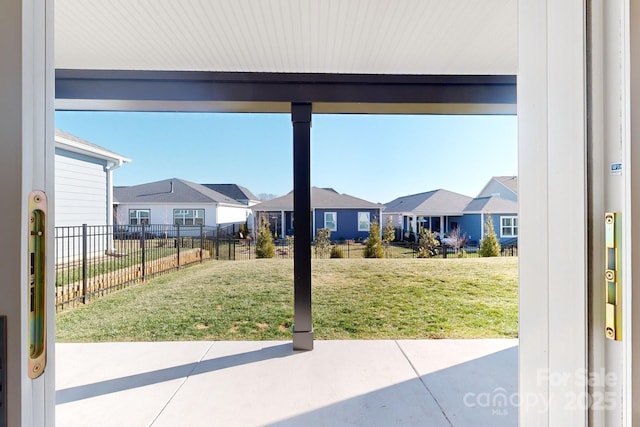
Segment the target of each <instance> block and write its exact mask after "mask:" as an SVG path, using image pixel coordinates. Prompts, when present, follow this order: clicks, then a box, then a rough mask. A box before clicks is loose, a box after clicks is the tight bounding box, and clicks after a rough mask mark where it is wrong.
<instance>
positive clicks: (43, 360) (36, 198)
mask: <svg viewBox="0 0 640 427" xmlns="http://www.w3.org/2000/svg"><path fill="white" fill-rule="evenodd" d="M46 235H47V196H46V195H45V193H44V192H43V191H40V190H34V191H33V192H31V194H30V195H29V258H28V264H29V271H28V273H29V274H28V278H29V289H28V292H29V293H28V296H27V304H28V305H29V307H28V310H27V312H28V313H29V316H28V320H29V325H28V335H29V336H28V343H29V349H28V357H29V360H28V370H29V372H28V373H29V378H31V379H35V378H38V377H39V376H40V375H42V373H43V372H44V368H45V366H46V364H47V329H46V327H47V324H46V321H47V319H46V314H47V310H46V304H47V296H46V295H47V294H46V290H47V274H46V273H47V262H46V253H47V244H46V243H47V240H46Z"/></svg>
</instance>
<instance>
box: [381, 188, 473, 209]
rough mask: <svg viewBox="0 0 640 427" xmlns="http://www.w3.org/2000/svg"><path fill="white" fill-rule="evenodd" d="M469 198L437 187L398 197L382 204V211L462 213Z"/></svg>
mask: <svg viewBox="0 0 640 427" xmlns="http://www.w3.org/2000/svg"><path fill="white" fill-rule="evenodd" d="M471 200H473V199H472V198H471V197H469V196H465V195H464V194H459V193H454V192H453V191H449V190H443V189H439V190H434V191H427V192H426V193H419V194H412V195H409V196H403V197H398V198H397V199H394V200H392V201H390V202H389V203H386V204H385V205H384V206H385V209H384V212H385V213H413V214H416V215H455V214H462V211H463V210H464V208H465V207H466V206H467V204H468V203H469V202H470V201H471Z"/></svg>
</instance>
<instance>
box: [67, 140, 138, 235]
mask: <svg viewBox="0 0 640 427" xmlns="http://www.w3.org/2000/svg"><path fill="white" fill-rule="evenodd" d="M130 161H131V159H128V158H126V157H124V156H121V155H119V154H117V153H114V152H112V151H109V150H107V149H106V148H103V147H100V146H98V145H95V144H92V143H90V142H88V141H85V140H83V139H80V138H78V137H76V136H74V135H71V134H69V133H66V132H63V131H61V130H58V129H56V134H55V195H56V205H55V225H56V227H60V226H78V225H82V224H88V225H111V224H112V218H113V216H112V205H113V171H114V169H117V168H119V167H120V166H122V165H123V164H124V163H126V162H130Z"/></svg>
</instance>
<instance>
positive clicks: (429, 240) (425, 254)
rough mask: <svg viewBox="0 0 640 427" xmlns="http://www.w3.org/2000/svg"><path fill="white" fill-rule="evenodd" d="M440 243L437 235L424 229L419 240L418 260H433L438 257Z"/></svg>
mask: <svg viewBox="0 0 640 427" xmlns="http://www.w3.org/2000/svg"><path fill="white" fill-rule="evenodd" d="M438 245H439V242H438V240H437V239H436V233H434V232H432V231H431V230H427V229H426V228H423V229H422V230H420V238H419V239H418V258H431V257H434V256H436V255H438V249H437V247H438Z"/></svg>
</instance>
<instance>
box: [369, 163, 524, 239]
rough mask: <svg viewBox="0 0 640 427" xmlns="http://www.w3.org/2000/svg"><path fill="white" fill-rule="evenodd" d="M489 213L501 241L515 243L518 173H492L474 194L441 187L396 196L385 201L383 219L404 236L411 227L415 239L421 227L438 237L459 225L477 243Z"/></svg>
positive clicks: (458, 227)
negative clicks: (477, 192) (510, 174)
mask: <svg viewBox="0 0 640 427" xmlns="http://www.w3.org/2000/svg"><path fill="white" fill-rule="evenodd" d="M489 216H491V218H492V219H493V226H494V229H495V232H496V236H498V239H499V241H500V244H501V245H503V246H517V244H518V178H517V177H515V176H496V177H492V178H491V179H490V180H489V182H488V183H487V184H486V185H485V186H484V188H483V189H482V191H481V192H480V194H479V195H478V197H476V198H471V197H468V196H465V195H462V194H458V193H454V192H452V191H447V190H442V189H440V190H434V191H428V192H425V193H418V194H412V195H409V196H404V197H398V198H397V199H394V200H392V201H391V202H389V203H386V204H385V209H384V213H383V214H382V219H383V222H384V221H386V220H387V218H391V220H392V221H393V224H394V227H395V228H396V229H397V230H399V233H398V234H400V235H401V238H403V239H407V238H408V237H409V234H410V232H411V231H413V233H414V239H416V240H417V238H418V235H419V233H420V230H422V229H428V230H431V231H433V232H435V233H436V234H437V235H438V236H439V237H440V238H443V237H447V233H450V232H451V231H453V230H454V229H459V230H461V231H462V233H464V234H465V235H466V238H467V241H468V242H471V243H472V244H477V243H478V242H479V241H480V240H481V239H482V237H483V236H484V223H485V222H486V221H487V218H488V217H489Z"/></svg>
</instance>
